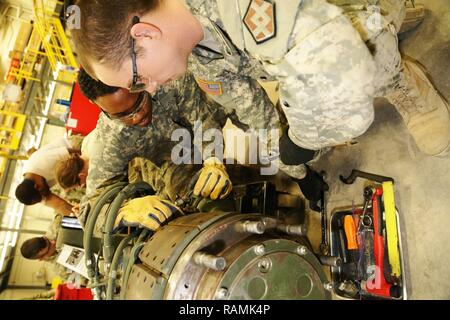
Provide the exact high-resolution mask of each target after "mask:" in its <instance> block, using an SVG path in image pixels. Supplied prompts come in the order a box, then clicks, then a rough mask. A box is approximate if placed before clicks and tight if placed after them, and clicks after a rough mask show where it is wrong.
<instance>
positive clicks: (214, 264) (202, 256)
mask: <svg viewBox="0 0 450 320" xmlns="http://www.w3.org/2000/svg"><path fill="white" fill-rule="evenodd" d="M192 258H193V260H194V263H195V264H197V265H200V266H203V267H205V268H209V269H213V270H216V271H222V270H223V269H225V267H226V266H227V262H226V260H225V258H223V257H218V256H215V255H212V254H208V253H205V252H201V251H198V252H196V253H194V255H193V256H192Z"/></svg>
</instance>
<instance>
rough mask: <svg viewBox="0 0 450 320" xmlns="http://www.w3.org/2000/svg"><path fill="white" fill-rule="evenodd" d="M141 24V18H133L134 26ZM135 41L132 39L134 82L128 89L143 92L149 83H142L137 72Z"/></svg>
mask: <svg viewBox="0 0 450 320" xmlns="http://www.w3.org/2000/svg"><path fill="white" fill-rule="evenodd" d="M137 23H139V17H138V16H134V17H133V24H132V25H133V26H134V25H135V24H137ZM135 42H136V41H135V40H134V38H133V37H131V50H132V51H131V63H132V65H133V82H132V83H131V87H130V88H129V89H128V90H129V91H130V92H141V91H144V90H145V88H147V83H146V82H145V81H142V78H141V77H140V76H139V74H138V72H137V64H136V47H135Z"/></svg>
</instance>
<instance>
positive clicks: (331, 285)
mask: <svg viewBox="0 0 450 320" xmlns="http://www.w3.org/2000/svg"><path fill="white" fill-rule="evenodd" d="M323 287H324V288H325V290H328V291H332V290H333V284H332V283H331V282H326V283H324V284H323Z"/></svg>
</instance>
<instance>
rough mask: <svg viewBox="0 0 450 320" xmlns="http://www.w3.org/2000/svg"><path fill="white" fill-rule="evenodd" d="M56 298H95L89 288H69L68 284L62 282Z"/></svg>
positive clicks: (57, 289)
mask: <svg viewBox="0 0 450 320" xmlns="http://www.w3.org/2000/svg"><path fill="white" fill-rule="evenodd" d="M55 300H94V296H93V295H92V291H91V289H89V288H80V289H76V288H74V289H69V287H67V284H60V285H58V288H56V294H55Z"/></svg>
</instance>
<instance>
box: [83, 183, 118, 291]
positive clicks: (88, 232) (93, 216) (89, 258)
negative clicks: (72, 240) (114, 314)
mask: <svg viewBox="0 0 450 320" xmlns="http://www.w3.org/2000/svg"><path fill="white" fill-rule="evenodd" d="M125 185H126V182H118V183H116V184H113V185H112V186H110V187H109V188H108V189H106V190H105V191H104V192H103V193H102V194H101V195H100V196H99V198H98V199H97V201H96V202H95V204H94V206H93V209H92V210H91V212H89V213H88V216H87V221H86V226H85V229H84V236H83V247H84V251H85V257H86V269H87V272H88V276H89V280H90V281H91V282H92V283H93V286H94V295H95V296H96V298H97V299H99V298H100V296H99V295H100V293H99V290H98V285H99V279H98V276H97V272H96V270H95V266H96V263H95V255H94V253H93V250H92V238H93V232H94V227H95V223H96V222H97V218H98V215H99V213H100V211H101V209H102V208H103V205H104V204H105V203H107V202H108V201H110V199H112V197H114V196H115V195H116V194H117V193H118V192H119V191H120V190H122V188H123V187H124V186H125Z"/></svg>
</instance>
